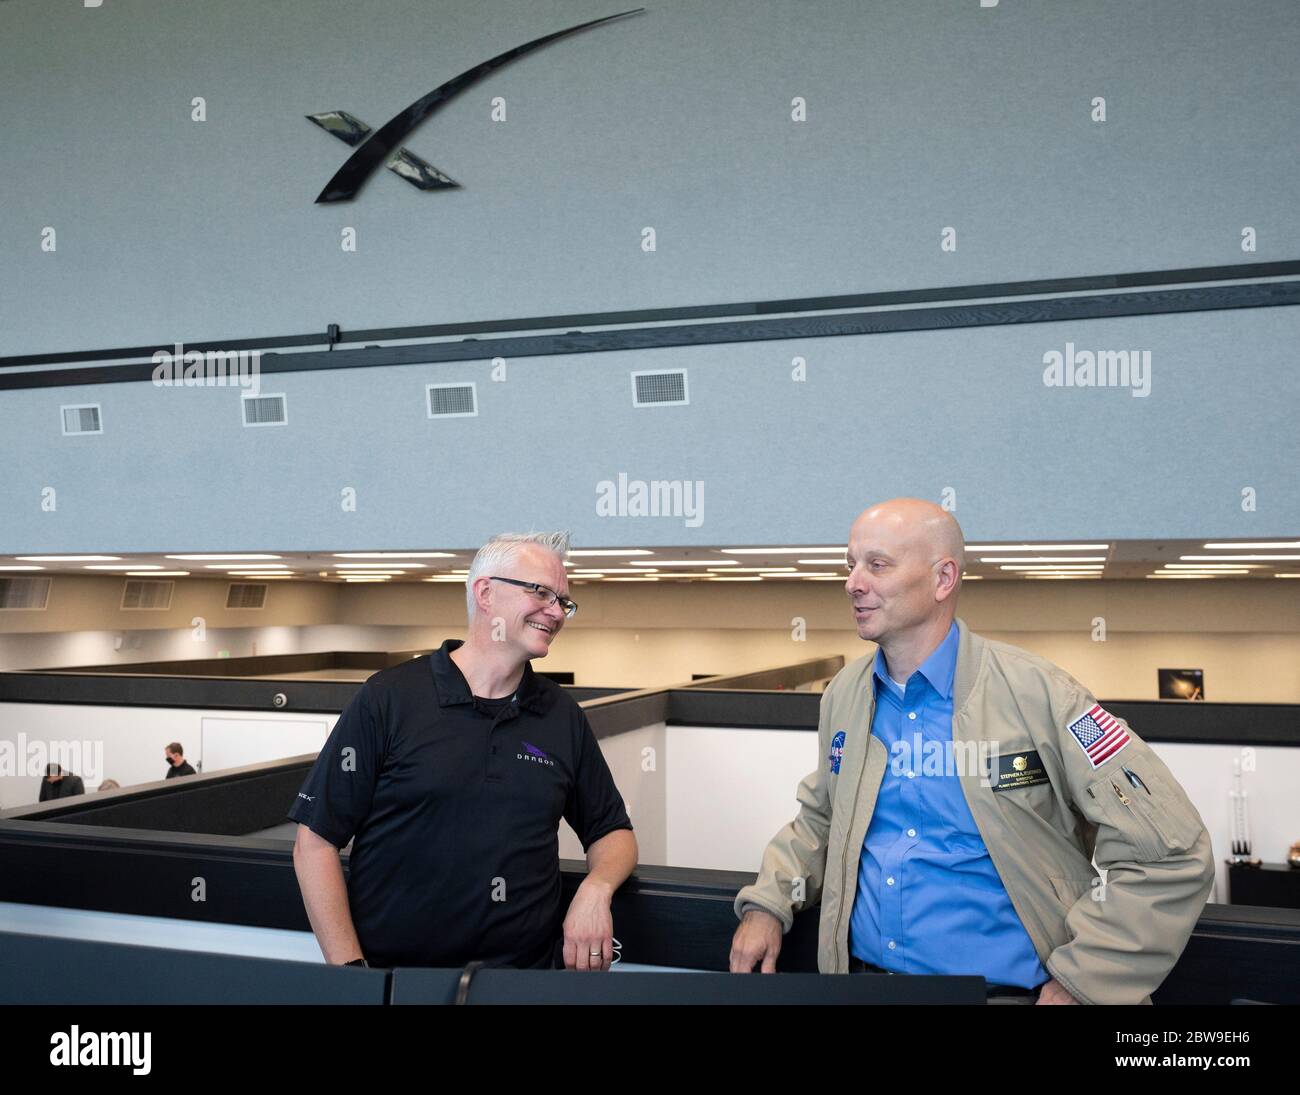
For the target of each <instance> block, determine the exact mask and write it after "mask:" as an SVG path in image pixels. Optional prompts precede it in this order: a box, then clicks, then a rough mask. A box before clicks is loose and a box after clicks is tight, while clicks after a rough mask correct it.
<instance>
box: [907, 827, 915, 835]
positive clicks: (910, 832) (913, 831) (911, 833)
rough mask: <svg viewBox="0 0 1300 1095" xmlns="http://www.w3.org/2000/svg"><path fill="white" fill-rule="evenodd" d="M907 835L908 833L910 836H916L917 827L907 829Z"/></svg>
mask: <svg viewBox="0 0 1300 1095" xmlns="http://www.w3.org/2000/svg"><path fill="white" fill-rule="evenodd" d="M907 835H908V836H916V830H915V829H908V830H907Z"/></svg>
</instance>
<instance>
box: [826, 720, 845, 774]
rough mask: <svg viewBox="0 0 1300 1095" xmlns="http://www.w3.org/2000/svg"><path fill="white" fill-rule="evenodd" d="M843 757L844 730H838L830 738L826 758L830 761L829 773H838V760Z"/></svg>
mask: <svg viewBox="0 0 1300 1095" xmlns="http://www.w3.org/2000/svg"><path fill="white" fill-rule="evenodd" d="M843 759H844V731H843V730H841V731H839V732H838V733H837V734H836V735H835V736H834V737H833V738H831V755H830V756H829V757H828V758H827V760H828V761H829V762H830V770H831V775H833V776H838V775H839V774H840V761H841V760H843Z"/></svg>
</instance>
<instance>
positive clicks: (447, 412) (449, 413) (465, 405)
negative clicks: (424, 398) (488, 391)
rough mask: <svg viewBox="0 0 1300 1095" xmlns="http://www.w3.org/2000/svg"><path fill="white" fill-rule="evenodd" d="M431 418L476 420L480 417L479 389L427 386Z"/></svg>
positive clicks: (464, 385)
mask: <svg viewBox="0 0 1300 1095" xmlns="http://www.w3.org/2000/svg"><path fill="white" fill-rule="evenodd" d="M424 390H425V392H426V393H428V398H429V417H430V418H475V417H477V416H478V389H477V387H476V386H475V385H474V383H473V382H471V383H469V384H426V385H425V386H424Z"/></svg>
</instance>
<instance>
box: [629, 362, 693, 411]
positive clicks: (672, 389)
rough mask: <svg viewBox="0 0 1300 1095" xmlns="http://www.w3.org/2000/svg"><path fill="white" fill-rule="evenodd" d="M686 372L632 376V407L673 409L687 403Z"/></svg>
mask: <svg viewBox="0 0 1300 1095" xmlns="http://www.w3.org/2000/svg"><path fill="white" fill-rule="evenodd" d="M690 401H691V400H690V396H689V395H688V394H687V391H686V370H685V369H673V370H672V371H670V372H653V373H650V372H641V373H633V374H632V406H634V407H673V406H680V405H682V404H685V403H689V402H690Z"/></svg>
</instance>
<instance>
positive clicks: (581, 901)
mask: <svg viewBox="0 0 1300 1095" xmlns="http://www.w3.org/2000/svg"><path fill="white" fill-rule="evenodd" d="M613 896H614V891H613V890H612V889H611V888H610V887H609V885H608V884H606V883H604V882H600V881H597V880H596V879H593V878H592V877H591V876H588V877H587V880H586V881H585V882H583V884H582V885H581V886H579V887H578V892H577V893H575V894H574V895H573V900H572V901H571V902H569V912H568V915H566V916H565V918H564V968H565V969H568V970H607V969H609V967H610V960H611V959H612V958H613V957H614V918H613V917H612V916H611V915H610V912H609V902H610V899H611V898H612V897H613ZM593 951H594V952H595V953H594V954H593V953H592V952H593Z"/></svg>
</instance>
